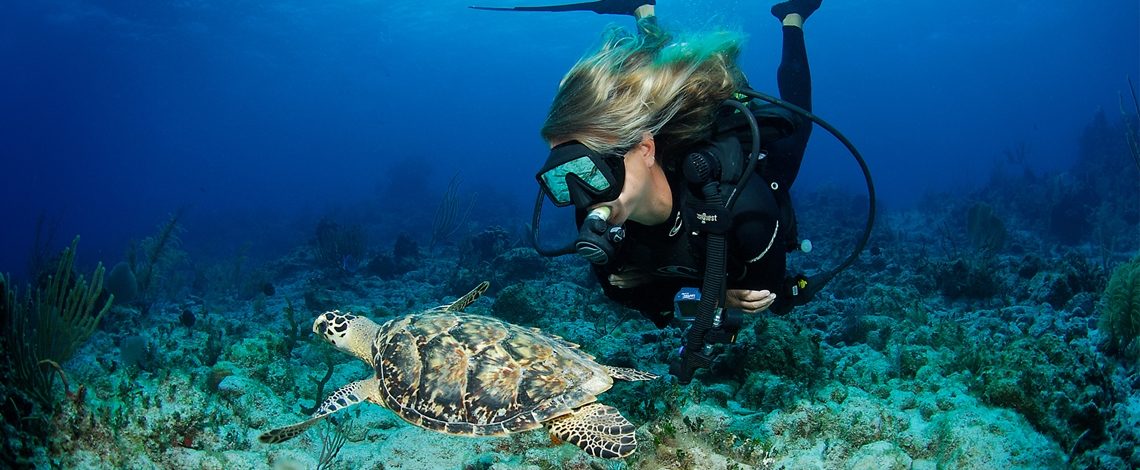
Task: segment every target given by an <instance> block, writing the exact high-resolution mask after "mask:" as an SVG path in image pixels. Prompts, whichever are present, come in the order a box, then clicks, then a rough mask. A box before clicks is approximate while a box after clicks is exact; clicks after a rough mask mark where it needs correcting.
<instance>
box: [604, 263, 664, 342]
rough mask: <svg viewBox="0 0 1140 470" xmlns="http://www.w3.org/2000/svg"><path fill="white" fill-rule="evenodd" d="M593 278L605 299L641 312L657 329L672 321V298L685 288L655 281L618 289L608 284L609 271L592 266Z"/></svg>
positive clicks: (658, 280) (662, 281) (660, 280)
mask: <svg viewBox="0 0 1140 470" xmlns="http://www.w3.org/2000/svg"><path fill="white" fill-rule="evenodd" d="M594 276H595V277H597V279H598V283H600V284H601V285H602V292H603V293H605V294H606V297H607V298H609V299H610V300H613V301H614V302H617V303H619V304H621V305H622V306H624V307H627V308H632V309H634V310H637V311H638V312H641V315H642V316H644V317H645V318H647V319H649V320H650V321H652V322H653V324H654V325H657V327H658V328H664V327H665V326H666V325H668V324H669V322H670V321H671V320H672V319H673V296H674V295H675V294H676V293H677V291H679V290H681V288H682V287H685V286H686V284H685V283H682V282H679V281H671V280H668V279H655V280H654V281H653V282H651V283H649V284H644V285H640V286H637V287H633V288H628V289H619V288H617V287H614V286H613V285H612V284H610V281H609V271H608V270H606V269H605V268H602V267H599V266H594Z"/></svg>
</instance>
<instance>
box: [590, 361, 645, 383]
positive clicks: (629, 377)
mask: <svg viewBox="0 0 1140 470" xmlns="http://www.w3.org/2000/svg"><path fill="white" fill-rule="evenodd" d="M602 368H603V369H605V370H606V372H607V373H609V374H610V377H613V378H615V379H618V380H626V381H630V382H635V381H638V380H653V379H656V378H657V375H656V374H650V373H649V372H644V371H640V370H637V369H630V368H628V367H614V366H605V365H603V366H602Z"/></svg>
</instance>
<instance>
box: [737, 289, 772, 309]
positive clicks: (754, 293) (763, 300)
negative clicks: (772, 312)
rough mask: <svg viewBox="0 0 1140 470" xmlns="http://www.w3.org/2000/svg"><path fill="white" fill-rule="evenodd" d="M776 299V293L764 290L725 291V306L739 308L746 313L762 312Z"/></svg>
mask: <svg viewBox="0 0 1140 470" xmlns="http://www.w3.org/2000/svg"><path fill="white" fill-rule="evenodd" d="M775 301H776V294H773V293H771V292H769V291H766V290H744V289H729V290H728V292H725V306H726V307H728V308H739V309H741V310H744V311H745V312H748V313H756V312H762V311H764V310H768V307H771V306H772V302H775Z"/></svg>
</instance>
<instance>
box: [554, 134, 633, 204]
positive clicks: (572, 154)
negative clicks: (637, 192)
mask: <svg viewBox="0 0 1140 470" xmlns="http://www.w3.org/2000/svg"><path fill="white" fill-rule="evenodd" d="M535 178H536V179H538V185H539V187H541V188H542V192H543V193H545V194H546V197H548V198H550V201H551V202H553V203H554V205H555V206H558V207H565V206H569V205H571V204H573V205H574V206H575V207H577V208H579V209H585V208H587V207H589V206H592V205H595V204H598V203H600V202H608V201H612V200H614V199H617V197H618V195H619V194H621V188H622V185H623V184H624V183H625V162H624V160H623V156H621V155H612V154H609V155H604V154H601V153H598V152H595V151H593V150H591V149H590V148H589V147H586V146H585V145H583V144H582V143H581V142H578V141H577V140H571V141H569V142H566V143H563V144H560V145H557V146H555V147H554V148H552V149H550V156H549V157H548V158H547V159H546V163H545V164H544V165H542V169H541V170H539V171H538V174H537V175H535Z"/></svg>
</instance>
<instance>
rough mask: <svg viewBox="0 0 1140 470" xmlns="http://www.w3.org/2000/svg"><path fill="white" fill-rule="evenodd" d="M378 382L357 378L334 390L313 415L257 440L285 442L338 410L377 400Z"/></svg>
mask: <svg viewBox="0 0 1140 470" xmlns="http://www.w3.org/2000/svg"><path fill="white" fill-rule="evenodd" d="M377 383H378V382H377V380H376V379H375V378H371V379H364V380H357V381H356V382H353V383H350V384H348V385H345V386H343V387H341V388H340V389H339V390H337V391H335V392H333V394H332V395H329V397H328V398H325V401H324V402H322V403H321V407H320V408H317V411H316V412H315V413H313V417H311V418H309V419H307V420H305V421H302V422H300V423H297V424H290V425H288V426H285V427H282V428H277V429H273V430H270V431H267V432H266V433H264V434H262V435H261V436H259V437H258V438H257V440H259V441H261V442H264V443H266V444H278V443H281V442H285V441H288V440H289V439H292V438H294V437H297V436H299V435H301V433H304V432H305V430H307V429H309V428H310V427H312V426H313V425H314V424H317V423H319V422H321V420H323V419H325V418H328V417H329V416H330V415H332V414H333V413H336V412H337V411H340V410H342V409H345V408H348V407H350V406H353V405H356V404H358V403H360V402H362V401H364V400H371V401H374V402H375V401H376V400H375V398H374V395H375V394H376V391H377V390H378V389H377Z"/></svg>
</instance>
